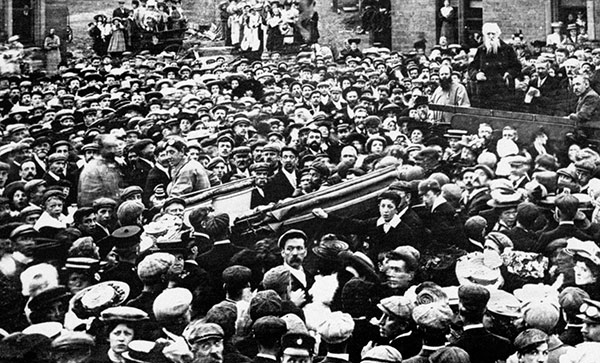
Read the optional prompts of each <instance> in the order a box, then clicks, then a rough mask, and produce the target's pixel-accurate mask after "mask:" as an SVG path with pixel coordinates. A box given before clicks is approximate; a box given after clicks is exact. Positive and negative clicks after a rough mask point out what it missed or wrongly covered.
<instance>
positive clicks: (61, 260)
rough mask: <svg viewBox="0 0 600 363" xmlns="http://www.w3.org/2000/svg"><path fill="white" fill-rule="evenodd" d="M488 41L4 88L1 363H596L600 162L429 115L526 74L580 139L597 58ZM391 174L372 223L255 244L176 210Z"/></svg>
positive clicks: (111, 62)
mask: <svg viewBox="0 0 600 363" xmlns="http://www.w3.org/2000/svg"><path fill="white" fill-rule="evenodd" d="M150 1H151V0H149V3H150ZM148 5H149V4H148ZM483 35H484V42H483V44H482V45H481V46H479V47H478V48H476V49H474V50H473V51H470V50H469V51H466V50H465V49H462V48H461V47H454V46H448V45H447V44H440V46H436V47H435V48H434V49H431V50H430V51H429V52H425V49H424V48H423V47H421V46H420V45H419V46H418V47H416V49H415V50H414V51H413V52H410V53H407V54H403V53H400V52H396V51H390V50H389V49H385V48H369V49H363V50H361V49H360V48H359V47H358V43H359V42H358V41H356V40H351V41H350V42H349V48H348V49H347V50H345V51H344V52H342V55H341V56H340V57H338V58H337V59H334V58H333V56H332V52H331V51H330V50H328V49H327V47H325V46H320V45H315V46H312V47H311V48H309V50H307V51H302V52H300V53H299V54H298V55H297V56H295V57H294V58H293V59H291V60H290V59H282V58H280V56H279V55H278V53H276V52H273V53H272V54H270V55H269V57H265V58H263V59H261V60H257V61H249V60H247V59H244V58H239V59H235V60H233V61H231V62H226V61H225V58H223V57H215V58H210V59H200V61H198V60H190V59H182V58H178V57H177V56H176V55H175V54H172V53H168V52H163V53H160V54H157V55H153V54H150V53H149V52H139V53H138V54H135V55H133V54H132V55H130V56H127V55H125V56H122V57H119V59H113V58H111V57H110V56H102V57H99V56H98V57H90V58H89V59H87V58H86V59H76V60H74V61H73V62H72V64H69V68H66V67H64V68H61V69H60V70H59V71H60V72H59V75H58V76H52V77H50V76H46V75H44V74H41V73H35V74H31V75H21V76H15V75H11V76H4V75H3V76H0V97H1V98H0V115H2V121H1V124H2V126H3V133H2V146H0V192H1V197H0V241H2V243H1V244H0V246H1V247H0V291H1V292H2V297H3V298H2V299H1V300H0V316H1V319H0V328H1V329H2V330H0V335H1V337H2V338H1V340H0V362H10V363H20V362H23V363H25V362H27V363H32V362H36V363H37V362H44V363H46V362H59V363H63V362H127V363H129V362H147V363H159V362H160V363H164V362H171V363H172V362H176V363H182V362H198V363H199V362H227V363H228V362H232V363H238V362H283V363H292V362H303V363H305V362H316V361H320V362H356V363H358V362H365V363H374V362H411V363H412V362H431V363H448V362H452V363H454V362H460V363H468V362H472V363H487V362H490V363H491V362H503V361H505V362H522V363H529V362H538V363H546V362H560V363H592V362H594V363H595V362H597V360H598V358H597V355H598V351H600V247H599V246H598V241H599V238H600V237H599V236H600V203H599V201H600V175H599V170H600V169H599V168H598V166H599V165H600V154H599V153H598V151H597V148H596V147H595V146H590V145H589V144H588V142H587V141H586V140H585V139H584V138H575V137H567V135H566V133H565V135H564V140H558V139H555V138H553V139H549V137H548V135H547V134H546V133H545V132H544V130H543V129H540V130H539V131H538V132H536V133H535V134H534V135H532V136H531V139H528V138H527V137H523V135H522V134H521V135H519V130H517V129H515V128H513V127H511V126H506V127H503V128H502V129H501V130H494V129H493V128H492V127H491V126H490V125H489V124H487V123H484V122H482V123H480V124H479V125H478V129H477V131H476V132H471V133H469V132H468V131H467V130H461V129H453V128H450V126H449V124H448V121H449V119H448V118H447V115H446V114H445V113H444V112H437V111H433V110H431V109H430V103H436V104H444V105H459V106H465V107H466V106H469V105H470V104H471V101H470V100H471V99H473V100H474V102H479V103H484V102H485V101H486V100H488V99H494V98H495V97H505V98H506V97H508V96H513V97H514V95H515V94H516V93H515V92H516V90H521V88H519V87H517V88H515V86H513V85H512V80H513V79H516V80H517V81H518V80H519V79H523V78H522V77H525V75H524V74H525V73H524V72H525V71H524V69H525V68H527V63H528V62H530V61H531V60H532V59H534V60H535V64H536V67H535V70H534V71H532V73H531V74H532V76H533V77H534V80H532V81H531V83H527V92H526V95H527V96H528V97H531V98H536V99H541V98H542V97H546V96H547V95H546V93H545V92H546V91H545V87H544V86H545V85H550V84H553V82H556V83H562V84H568V85H569V87H568V89H569V90H571V92H573V93H574V95H575V98H576V99H578V101H577V102H576V104H575V105H574V107H573V108H572V109H569V108H567V107H566V106H565V108H561V109H560V111H561V112H563V113H564V115H565V117H569V118H570V119H572V120H575V121H576V122H578V123H581V124H593V123H594V122H597V121H598V118H597V117H596V112H597V108H598V102H600V96H598V94H597V93H596V92H595V91H594V90H593V87H594V81H593V80H594V77H595V76H596V73H595V72H596V71H594V67H595V65H596V64H592V63H588V64H587V65H586V64H585V63H584V62H580V59H579V58H580V57H583V58H584V59H586V58H587V57H588V56H591V57H592V59H596V58H598V57H596V55H598V54H600V52H598V50H586V49H583V50H578V49H575V50H574V51H573V52H571V51H570V50H569V49H568V48H564V49H563V48H558V49H556V50H554V51H553V53H552V56H549V55H548V54H544V55H542V54H541V53H540V52H539V51H540V50H539V49H538V50H536V49H529V47H527V46H524V45H523V44H521V45H519V44H512V45H509V44H507V43H505V42H504V41H502V40H500V29H499V27H498V26H497V25H495V24H485V25H484V27H483ZM524 48H527V49H526V50H527V52H524V51H523V49H524ZM550 50H551V48H548V49H546V50H545V52H549V51H550ZM536 52H537V53H536ZM519 54H521V55H519ZM522 54H529V55H528V56H522ZM536 54H537V55H536ZM578 57H579V58H578ZM336 61H337V62H336ZM573 65H576V66H573ZM590 69H591V72H590ZM588 76H591V80H590V77H588ZM467 77H470V78H468V79H469V80H470V81H472V82H466V80H467ZM513 77H514V78H513ZM473 83H476V85H477V87H472V84H473ZM517 84H518V83H517ZM511 87H512V88H511ZM532 89H537V90H538V91H539V92H540V95H539V96H535V95H533V94H530V90H532ZM531 93H533V91H531ZM536 94H537V93H536ZM525 104H526V102H525ZM546 105H548V104H546ZM557 111H558V110H557ZM390 166H394V167H395V168H396V170H397V175H398V178H397V180H396V181H394V182H393V183H391V184H390V185H387V186H386V187H385V188H384V189H383V190H381V191H379V192H378V197H377V202H376V205H370V204H369V203H363V204H361V205H360V206H361V209H362V210H363V212H364V214H363V215H359V216H354V218H351V216H349V215H345V214H344V213H337V212H332V211H331V210H325V209H322V208H319V206H318V205H316V206H315V208H314V209H313V210H312V216H313V219H314V221H313V222H312V223H311V226H312V227H311V228H306V229H305V230H299V229H290V230H286V229H284V228H282V229H281V230H278V232H277V233H273V234H271V235H269V236H266V237H265V236H257V237H256V238H254V239H253V238H251V237H249V236H250V235H251V234H245V235H244V236H245V237H244V238H239V236H236V235H235V234H232V232H231V229H230V227H231V225H232V223H233V222H234V221H232V220H231V219H232V218H231V217H230V216H229V215H228V214H226V213H223V212H222V211H219V210H212V208H210V207H206V206H198V205H193V203H189V201H190V200H191V199H190V198H188V196H189V195H190V194H191V193H196V192H199V191H205V190H207V189H209V188H211V187H215V186H219V185H222V184H224V183H227V182H230V181H234V180H241V179H245V178H249V177H250V178H253V181H254V186H253V190H252V195H251V202H250V204H251V206H250V208H249V210H248V212H251V211H260V210H264V209H265V208H269V207H270V206H271V205H273V204H274V203H279V202H281V201H285V200H291V201H293V199H290V198H294V197H297V196H303V195H310V194H311V193H315V192H321V191H324V190H327V189H328V188H331V187H332V186H334V185H338V184H340V183H343V182H345V181H348V180H351V179H353V178H361V177H363V178H368V175H369V174H370V173H374V172H376V171H378V170H380V169H382V168H387V167H390ZM350 202H352V201H350ZM355 203H361V202H360V201H357V202H355ZM188 204H189V205H188ZM341 210H342V211H343V210H344V209H343V208H342V209H341Z"/></svg>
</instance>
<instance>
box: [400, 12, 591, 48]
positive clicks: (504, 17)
mask: <svg viewBox="0 0 600 363" xmlns="http://www.w3.org/2000/svg"><path fill="white" fill-rule="evenodd" d="M450 5H451V6H452V7H454V9H455V12H456V14H457V16H456V23H455V24H456V28H457V35H458V42H459V43H461V44H464V43H467V42H468V39H469V37H471V36H472V35H473V33H475V32H479V31H480V30H481V26H482V24H483V23H486V22H496V23H498V25H499V26H500V28H501V29H502V32H503V36H502V37H503V38H504V39H510V38H511V36H512V34H514V33H518V32H519V31H521V32H522V33H523V35H524V36H525V40H526V41H528V42H529V41H533V40H545V39H546V35H547V34H550V33H551V28H550V24H551V23H552V22H553V21H563V23H565V24H566V23H567V22H568V19H569V15H572V16H573V17H576V16H577V13H581V16H583V18H584V20H585V21H586V22H587V32H588V36H589V38H590V40H600V0H526V1H524V0H451V1H450ZM442 6H443V0H393V1H392V24H393V25H392V47H393V48H394V49H397V50H408V49H410V48H412V46H413V43H414V42H416V41H417V40H420V39H425V40H426V41H427V46H428V48H430V47H431V46H432V45H434V44H437V39H438V36H439V33H440V26H441V22H440V20H439V19H440V16H439V10H440V8H441V7H442ZM461 30H462V31H461Z"/></svg>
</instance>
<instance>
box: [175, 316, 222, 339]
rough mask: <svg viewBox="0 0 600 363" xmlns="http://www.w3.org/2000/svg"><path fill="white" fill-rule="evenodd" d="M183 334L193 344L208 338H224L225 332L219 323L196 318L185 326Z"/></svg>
mask: <svg viewBox="0 0 600 363" xmlns="http://www.w3.org/2000/svg"><path fill="white" fill-rule="evenodd" d="M183 336H184V338H185V339H186V340H187V342H188V343H189V344H192V345H193V344H196V343H200V342H202V341H204V340H208V339H223V337H224V336H225V333H223V328H221V327H220V326H219V325H218V324H215V323H204V322H203V321H202V320H196V321H194V322H192V323H190V324H189V325H188V326H187V327H186V328H185V330H184V331H183Z"/></svg>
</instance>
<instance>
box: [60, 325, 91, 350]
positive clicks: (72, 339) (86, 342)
mask: <svg viewBox="0 0 600 363" xmlns="http://www.w3.org/2000/svg"><path fill="white" fill-rule="evenodd" d="M82 345H83V346H88V347H93V346H94V345H95V343H94V338H93V337H92V336H91V335H89V334H86V333H84V332H80V331H67V330H64V331H63V332H62V333H61V335H60V336H59V337H58V338H56V339H54V341H53V342H52V348H54V349H61V348H66V349H71V348H74V347H76V346H82Z"/></svg>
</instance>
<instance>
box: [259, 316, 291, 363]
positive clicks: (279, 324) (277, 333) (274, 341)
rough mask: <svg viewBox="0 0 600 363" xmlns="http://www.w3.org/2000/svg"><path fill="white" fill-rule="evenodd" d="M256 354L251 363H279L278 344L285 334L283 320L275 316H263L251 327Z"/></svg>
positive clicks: (285, 328)
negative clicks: (255, 344)
mask: <svg viewBox="0 0 600 363" xmlns="http://www.w3.org/2000/svg"><path fill="white" fill-rule="evenodd" d="M252 332H253V333H254V339H255V340H256V343H257V345H258V354H257V355H256V357H254V359H253V360H252V362H253V363H279V362H280V360H279V358H278V355H279V354H278V353H279V342H280V340H281V337H282V336H283V335H284V334H285V333H286V332H287V327H286V325H285V320H283V319H281V318H278V317H275V316H263V317H261V318H258V319H257V320H256V321H255V322H254V324H253V325H252Z"/></svg>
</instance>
